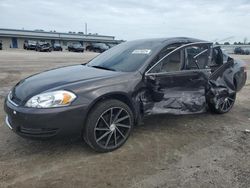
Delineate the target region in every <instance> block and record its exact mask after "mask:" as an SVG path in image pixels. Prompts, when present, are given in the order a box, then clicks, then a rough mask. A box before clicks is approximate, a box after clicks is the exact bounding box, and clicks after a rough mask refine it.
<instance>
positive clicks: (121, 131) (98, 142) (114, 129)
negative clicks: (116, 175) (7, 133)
mask: <svg viewBox="0 0 250 188" xmlns="http://www.w3.org/2000/svg"><path fill="white" fill-rule="evenodd" d="M133 125H134V117H133V113H132V111H131V109H130V108H129V107H128V105H126V104H125V103H123V102H121V101H119V100H113V99H109V100H105V101H103V102H100V103H98V104H97V105H95V107H94V108H93V109H92V110H91V112H90V114H89V116H88V119H87V122H86V125H85V129H84V132H83V137H84V140H85V141H86V143H87V144H88V145H89V146H90V147H91V148H93V149H94V150H95V151H98V152H110V151H113V150H115V149H118V148H119V147H121V146H122V145H123V144H124V143H125V142H126V140H127V139H128V137H129V135H130V133H131V130H132V129H133Z"/></svg>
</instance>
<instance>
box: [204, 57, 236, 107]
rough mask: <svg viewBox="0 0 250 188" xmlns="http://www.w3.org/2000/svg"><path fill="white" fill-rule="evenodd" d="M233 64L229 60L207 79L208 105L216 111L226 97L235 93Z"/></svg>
mask: <svg viewBox="0 0 250 188" xmlns="http://www.w3.org/2000/svg"><path fill="white" fill-rule="evenodd" d="M233 64H234V62H233V60H232V59H231V60H229V62H227V63H225V64H224V65H222V66H221V67H220V68H219V69H217V70H216V71H215V72H214V73H213V74H212V75H211V77H210V79H209V82H208V84H209V90H208V92H207V100H208V102H209V103H210V104H213V105H214V106H215V108H216V109H218V108H219V105H220V104H222V103H223V101H224V100H225V99H226V97H227V96H230V95H234V94H235V93H236V87H235V83H234V82H235V81H234V72H233V67H232V66H233Z"/></svg>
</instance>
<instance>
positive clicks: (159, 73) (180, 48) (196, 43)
mask: <svg viewBox="0 0 250 188" xmlns="http://www.w3.org/2000/svg"><path fill="white" fill-rule="evenodd" d="M202 44H203V45H210V48H211V46H212V44H213V43H211V42H193V43H188V44H183V45H181V46H179V47H177V48H175V49H174V50H173V51H171V52H169V53H168V54H166V55H165V56H163V57H162V58H161V59H159V60H158V61H157V62H156V63H155V64H154V65H153V66H152V67H150V68H149V69H148V70H147V71H146V72H145V76H151V75H162V74H172V73H174V72H180V71H194V70H185V69H184V70H178V71H171V72H158V73H157V72H153V73H150V71H151V70H152V69H154V68H155V67H156V66H157V65H158V64H159V63H161V61H162V60H164V59H165V58H167V57H168V56H170V55H171V54H173V53H175V52H176V51H178V50H182V49H183V48H186V47H189V46H193V45H202ZM165 47H166V46H165ZM165 47H164V48H165ZM159 53H160V52H159ZM157 55H158V54H157ZM208 58H209V59H208V61H209V60H210V58H211V57H210V55H209V57H208ZM184 64H185V62H184ZM181 66H183V65H181ZM197 70H202V69H195V71H197Z"/></svg>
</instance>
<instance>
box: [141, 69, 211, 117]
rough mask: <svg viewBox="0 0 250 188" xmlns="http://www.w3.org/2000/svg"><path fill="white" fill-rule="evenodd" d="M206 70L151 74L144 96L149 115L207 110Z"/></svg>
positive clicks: (143, 101) (142, 100)
mask: <svg viewBox="0 0 250 188" xmlns="http://www.w3.org/2000/svg"><path fill="white" fill-rule="evenodd" d="M208 76H209V73H208V72H206V71H178V72H175V73H173V74H171V73H169V74H163V75H156V76H149V77H148V78H147V81H146V82H147V84H148V87H147V88H148V89H147V90H146V91H145V95H144V97H143V98H141V102H142V103H143V111H144V114H145V115H151V114H161V113H168V114H191V113H201V112H204V111H205V110H206V97H205V93H206V86H207V82H208Z"/></svg>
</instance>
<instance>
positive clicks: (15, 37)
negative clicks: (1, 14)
mask: <svg viewBox="0 0 250 188" xmlns="http://www.w3.org/2000/svg"><path fill="white" fill-rule="evenodd" d="M25 40H35V41H46V42H49V43H51V44H53V43H60V44H61V45H62V47H63V48H67V46H68V44H69V43H72V42H80V43H81V44H82V45H83V46H84V47H86V46H87V45H88V44H90V43H92V42H101V43H111V44H119V43H121V42H122V41H121V40H115V37H114V36H106V35H98V34H91V35H90V34H89V35H85V34H83V33H81V32H79V33H72V32H71V33H59V32H53V31H52V32H46V31H42V30H35V31H31V30H18V29H2V28H0V41H2V45H3V49H8V48H23V44H24V41H25Z"/></svg>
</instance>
